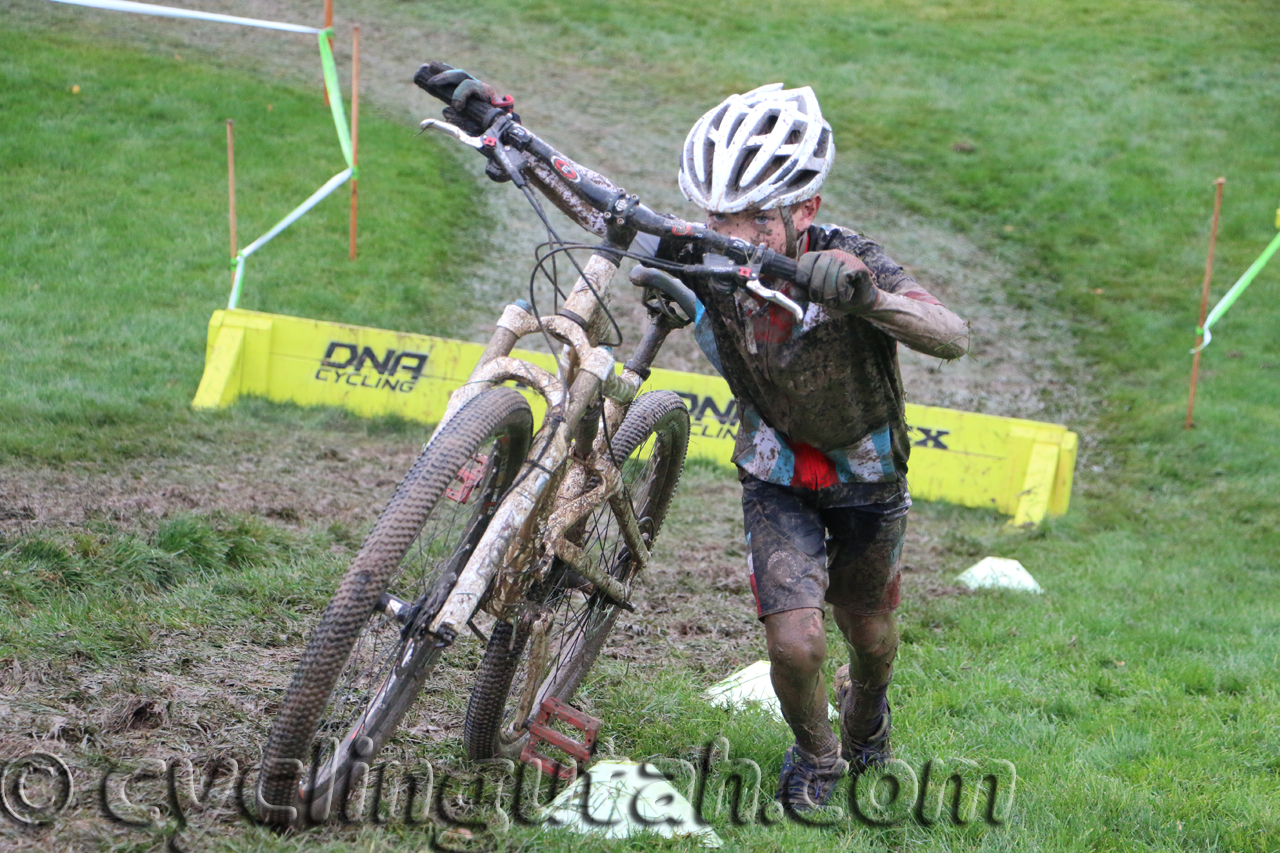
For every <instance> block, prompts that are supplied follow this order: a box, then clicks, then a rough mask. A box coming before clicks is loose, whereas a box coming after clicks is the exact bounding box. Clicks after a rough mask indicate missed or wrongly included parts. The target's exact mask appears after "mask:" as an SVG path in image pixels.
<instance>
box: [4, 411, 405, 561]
mask: <svg viewBox="0 0 1280 853" xmlns="http://www.w3.org/2000/svg"><path fill="white" fill-rule="evenodd" d="M268 432H270V433H272V439H273V440H272V441H270V442H269V444H270V447H268V448H263V449H261V450H259V451H258V452H253V453H237V452H235V449H234V448H232V449H228V448H225V447H222V446H215V447H206V449H204V450H203V451H201V449H200V447H199V446H195V447H192V448H191V450H190V452H189V454H188V455H187V456H184V457H183V458H181V459H167V458H159V459H137V460H130V461H125V462H114V463H112V464H110V465H104V464H97V463H72V464H68V465H66V466H65V467H62V468H58V469H54V468H47V467H38V466H24V465H19V464H9V465H6V466H4V467H3V468H2V469H0V532H3V533H5V534H9V535H15V534H21V533H26V532H32V531H34V530H37V529H55V530H56V529H60V528H65V527H75V526H80V525H84V524H86V523H89V522H92V521H100V520H101V521H108V522H110V523H112V524H113V525H115V526H118V527H120V528H122V529H148V528H151V527H154V526H155V524H156V523H157V522H158V521H159V520H160V519H162V518H165V517H168V516H172V515H178V514H184V513H190V514H196V515H199V514H206V513H210V512H224V513H253V514H256V515H261V516H264V517H266V518H269V519H272V520H273V521H274V522H275V523H277V524H281V525H283V526H298V525H308V524H321V525H324V526H328V525H331V524H335V523H337V524H341V525H343V526H344V527H346V528H348V529H350V530H352V531H358V530H363V529H364V528H365V527H367V526H368V525H369V524H371V523H372V521H373V519H374V518H375V517H376V516H377V513H378V512H379V511H380V510H381V509H382V507H383V505H385V504H386V501H387V499H388V498H389V497H390V496H391V494H392V492H394V491H395V487H396V484H397V483H399V482H400V479H401V478H402V477H403V476H404V473H405V472H406V471H408V470H409V466H410V465H412V464H413V460H414V459H415V458H416V457H417V454H418V452H419V450H420V449H421V445H420V444H418V443H415V442H414V441H412V440H409V439H405V438H399V439H383V438H369V437H366V436H357V435H351V434H344V433H333V432H330V433H325V434H323V435H319V436H317V435H314V434H307V435H296V434H291V433H289V432H288V431H287V430H285V429H269V430H268Z"/></svg>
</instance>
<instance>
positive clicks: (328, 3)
mask: <svg viewBox="0 0 1280 853" xmlns="http://www.w3.org/2000/svg"><path fill="white" fill-rule="evenodd" d="M324 28H325V29H326V30H331V29H333V0H324ZM329 51H330V53H332V52H333V37H332V36H330V38H329ZM324 105H325V106H326V107H327V106H329V89H328V87H326V88H325V90H324Z"/></svg>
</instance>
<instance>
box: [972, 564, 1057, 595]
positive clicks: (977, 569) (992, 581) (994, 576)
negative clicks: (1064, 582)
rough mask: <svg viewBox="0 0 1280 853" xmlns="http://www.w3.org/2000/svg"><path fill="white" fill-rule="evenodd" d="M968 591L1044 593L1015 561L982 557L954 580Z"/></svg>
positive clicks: (1028, 573)
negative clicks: (1000, 590) (1003, 590)
mask: <svg viewBox="0 0 1280 853" xmlns="http://www.w3.org/2000/svg"><path fill="white" fill-rule="evenodd" d="M956 580H958V581H960V583H962V584H964V585H965V586H967V587H969V589H1019V590H1022V591H1024V592H1044V590H1043V589H1042V588H1041V587H1040V584H1038V583H1036V579H1035V578H1033V577H1031V573H1030V572H1028V571H1027V570H1026V569H1024V568H1023V567H1022V563H1019V562H1018V561H1017V560H1010V559H1007V558H1005V557H984V558H982V559H981V560H979V561H978V562H976V563H974V564H973V565H972V566H970V567H969V568H967V569H965V571H964V572H962V573H961V575H960V576H959V577H958V578H956Z"/></svg>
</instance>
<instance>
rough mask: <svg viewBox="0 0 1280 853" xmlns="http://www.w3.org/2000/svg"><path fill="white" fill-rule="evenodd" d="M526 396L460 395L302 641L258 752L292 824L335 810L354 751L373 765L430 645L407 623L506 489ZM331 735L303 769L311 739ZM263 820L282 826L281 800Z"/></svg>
mask: <svg viewBox="0 0 1280 853" xmlns="http://www.w3.org/2000/svg"><path fill="white" fill-rule="evenodd" d="M532 431H533V415H532V413H531V411H530V409H529V404H528V403H527V402H526V401H525V399H524V398H523V397H521V396H520V394H519V393H517V392H516V391H514V390H512V389H510V388H494V389H491V390H488V391H485V392H484V393H482V394H480V395H479V396H477V397H475V398H474V399H473V400H471V401H469V402H468V403H467V404H466V405H465V406H463V407H462V408H461V409H460V410H459V411H458V413H457V414H456V416H454V417H453V419H451V420H450V421H449V422H448V423H447V424H445V426H444V428H443V429H441V430H440V432H439V433H437V434H436V435H435V437H434V438H433V439H432V440H431V443H430V444H429V445H428V446H427V447H426V448H425V449H424V450H423V451H422V454H421V455H420V456H419V457H418V459H417V461H416V462H415V463H414V465H413V468H412V469H410V471H409V473H408V474H407V475H405V478H404V481H403V482H401V484H400V485H399V487H398V488H397V489H396V492H395V495H394V496H393V497H392V498H391V501H390V503H388V504H387V507H386V509H384V510H383V512H382V515H381V517H379V519H378V521H377V523H376V524H375V525H374V527H373V530H372V531H371V532H370V533H369V535H368V537H367V538H366V539H365V541H364V543H363V544H362V545H361V546H360V550H359V552H358V553H357V554H356V556H355V559H353V560H352V562H351V565H350V567H349V568H348V569H347V571H346V574H345V575H344V576H343V578H342V580H341V581H340V582H339V584H338V589H337V591H336V592H335V593H334V596H333V598H332V600H331V601H330V602H329V606H328V607H327V608H326V609H325V611H324V614H323V615H322V616H321V617H320V623H319V624H318V625H317V626H316V628H315V630H314V631H313V632H312V634H311V636H310V638H309V639H308V641H307V645H306V649H305V650H304V651H303V654H302V661H301V663H300V664H299V665H298V669H297V670H296V672H295V673H294V676H293V680H292V682H291V683H290V685H289V688H288V690H287V692H286V693H285V697H284V700H283V702H282V703H281V706H280V710H279V712H278V713H277V715H276V718H275V721H274V723H273V725H272V728H271V734H270V736H269V738H268V740H267V746H266V749H265V750H264V753H263V765H262V768H263V769H262V776H261V781H260V791H261V794H262V797H263V799H264V800H265V802H266V803H268V804H271V805H276V806H285V807H289V806H292V807H294V808H296V809H297V812H296V817H295V822H296V823H298V824H302V825H305V824H307V823H309V822H312V821H313V820H323V819H324V818H325V817H326V816H327V814H328V813H329V812H330V810H331V807H333V808H341V804H342V803H343V802H345V794H346V785H347V782H348V777H349V775H350V772H351V767H352V764H353V762H354V761H356V760H360V761H364V762H366V763H368V764H369V765H371V766H372V765H373V764H374V760H373V759H374V756H376V755H377V754H378V752H379V751H380V750H381V749H382V746H383V744H384V743H385V742H386V741H387V739H388V738H389V737H390V736H391V734H392V732H393V731H394V730H395V728H396V726H397V725H398V724H399V722H400V719H401V718H402V717H403V716H404V713H405V711H406V710H407V709H408V708H409V706H410V705H411V704H412V702H413V700H414V698H415V697H416V696H417V694H418V692H419V690H420V689H421V687H422V684H423V682H424V681H425V680H426V678H427V677H428V676H429V675H430V673H431V670H432V668H433V666H434V665H435V663H436V661H437V659H438V658H439V655H440V649H439V648H437V647H436V644H435V643H433V642H431V641H430V638H427V641H425V642H424V641H423V638H420V637H413V636H409V632H408V631H407V630H406V628H407V626H408V625H411V624H412V623H413V620H414V618H415V616H416V615H417V614H418V613H421V612H422V611H423V609H426V610H427V612H431V611H432V609H436V608H438V607H439V606H440V604H441V603H442V602H443V601H444V599H445V597H447V595H448V594H449V592H450V591H451V590H452V589H453V586H454V584H455V583H456V581H457V574H458V572H459V571H461V569H462V568H463V567H464V566H465V565H466V562H467V560H468V558H469V557H470V555H471V552H472V551H473V550H474V548H475V546H476V544H477V543H478V542H479V541H480V538H481V536H482V535H483V534H484V531H485V529H486V528H487V526H488V524H489V520H490V519H491V518H492V517H493V513H494V511H495V510H496V509H497V507H498V505H499V503H500V502H501V500H502V497H503V496H504V495H505V494H506V492H507V490H508V489H509V488H510V487H511V485H512V483H513V482H514V480H515V477H516V474H517V473H518V471H519V469H520V466H521V463H522V462H523V461H524V458H525V455H526V454H527V453H528V451H529V445H530V442H531V440H532ZM317 738H321V739H327V738H335V739H336V740H337V741H338V747H337V749H336V750H331V751H329V752H328V753H327V754H325V755H324V756H323V758H324V760H323V761H322V762H319V763H318V764H317V765H316V766H315V767H312V768H311V769H310V770H309V771H304V772H303V773H302V776H301V778H300V777H299V773H298V770H297V767H298V765H297V764H294V763H293V762H295V761H296V762H301V763H302V766H303V767H307V766H308V764H309V759H310V758H311V751H312V743H313V741H314V740H316V739H317ZM266 812H267V814H265V815H264V819H266V820H267V821H268V822H271V823H276V824H287V823H288V822H289V812H288V811H287V809H271V808H268V809H266Z"/></svg>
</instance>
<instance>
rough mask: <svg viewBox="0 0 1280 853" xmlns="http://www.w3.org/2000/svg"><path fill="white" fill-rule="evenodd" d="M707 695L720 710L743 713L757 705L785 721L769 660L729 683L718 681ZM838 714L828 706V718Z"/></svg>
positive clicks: (736, 674) (776, 718)
mask: <svg viewBox="0 0 1280 853" xmlns="http://www.w3.org/2000/svg"><path fill="white" fill-rule="evenodd" d="M705 695H706V697H707V699H708V700H709V701H710V702H711V704H712V705H715V706H717V707H720V708H729V709H731V710H734V711H741V710H745V709H746V708H748V707H751V706H753V705H754V706H756V707H758V708H760V709H761V710H763V711H764V712H765V713H766V714H768V715H769V716H771V717H773V718H774V719H775V720H778V721H779V722H781V721H783V717H782V706H781V705H780V704H779V703H778V696H777V694H776V693H774V692H773V681H772V679H770V677H769V662H768V661H767V660H758V661H756V662H755V663H753V664H751V666H748V667H746V668H745V669H741V670H739V671H738V672H735V673H734V674H733V675H731V676H729V677H728V678H726V679H725V680H723V681H717V682H716V683H715V684H713V685H711V686H710V687H708V688H707V691H706V694H705ZM835 715H836V711H835V708H832V707H831V706H830V704H828V706H827V716H828V717H833V718H834V717H835Z"/></svg>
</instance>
